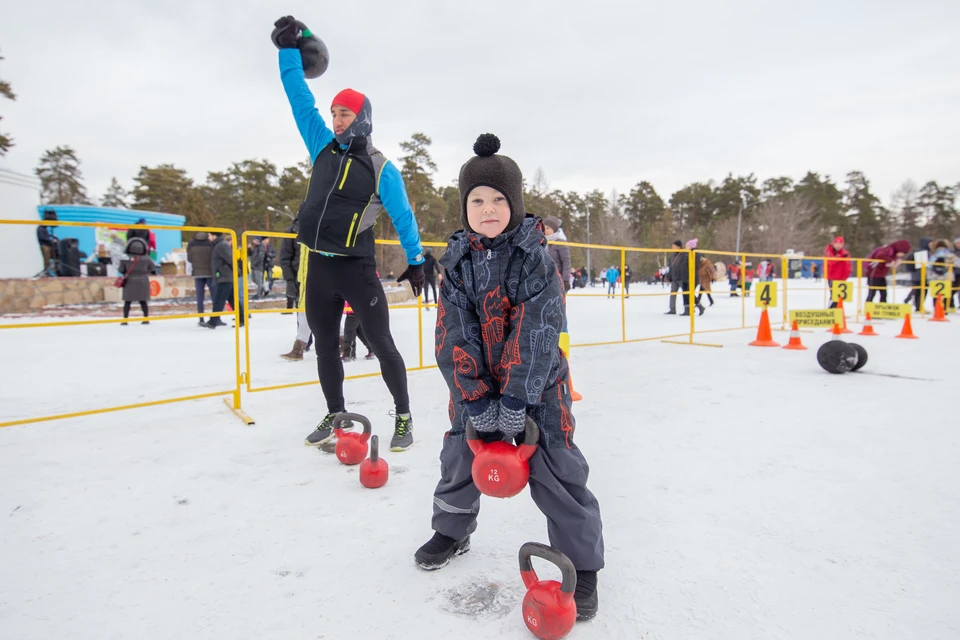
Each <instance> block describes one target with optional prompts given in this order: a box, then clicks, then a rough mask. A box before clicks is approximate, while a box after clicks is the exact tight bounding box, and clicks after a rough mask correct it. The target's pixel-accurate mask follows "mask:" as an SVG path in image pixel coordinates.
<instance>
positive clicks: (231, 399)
mask: <svg viewBox="0 0 960 640" xmlns="http://www.w3.org/2000/svg"><path fill="white" fill-rule="evenodd" d="M0 225H33V226H38V225H42V226H64V227H70V226H74V227H102V228H118V227H122V228H125V229H155V230H156V229H169V230H174V231H181V232H188V231H200V232H208V233H218V234H227V235H228V236H229V237H230V239H231V242H232V245H233V264H234V273H235V274H236V275H235V277H234V280H235V281H236V280H238V279H239V281H240V282H242V283H243V284H242V286H241V287H240V288H241V289H242V292H241V291H238V290H237V287H236V286H234V295H233V300H232V301H231V302H232V306H233V310H232V311H230V312H220V313H209V314H176V315H173V314H167V315H153V316H150V321H151V322H154V321H167V320H182V319H190V318H200V317H204V316H209V317H220V316H227V315H232V316H233V317H234V320H235V326H234V365H235V366H234V369H235V379H234V381H233V383H232V385H231V386H230V387H229V388H227V389H225V390H223V391H213V392H209V393H203V394H194V395H188V396H179V397H174V398H164V399H159V400H148V401H144V402H138V403H133V404H125V405H119V406H112V407H106V408H102V409H90V410H85V411H74V412H69V413H59V414H55V415H47V416H38V417H30V418H23V419H16V420H8V421H6V422H0V427H8V426H13V425H19V424H30V423H36V422H42V421H47V420H58V419H63V418H73V417H80V416H88V415H95V414H100V413H107V412H112V411H122V410H126V409H136V408H141V407H150V406H157V405H161V404H170V403H175V402H185V401H189V400H199V399H204V398H212V397H216V396H226V397H224V401H225V402H226V404H227V406H228V407H229V408H230V409H231V410H232V411H233V412H234V413H235V414H236V415H237V416H238V417H240V418H241V419H242V420H243V421H244V422H245V423H246V424H253V420H252V419H251V418H250V417H249V416H247V415H246V414H245V413H244V412H243V410H242V405H241V401H242V397H241V390H245V391H246V392H248V393H259V392H265V391H275V390H279V389H291V388H296V387H303V386H309V385H315V384H319V381H318V380H317V379H316V378H315V377H314V378H311V379H310V380H304V381H298V382H290V383H284V384H271V383H269V381H265V382H261V383H260V386H257V385H256V384H255V383H254V377H253V367H252V361H251V344H250V323H248V322H245V318H241V316H240V311H241V309H243V311H244V314H245V315H246V314H249V315H252V314H277V313H286V314H289V313H302V312H304V309H302V308H291V309H288V308H278V309H251V308H250V292H249V288H248V286H247V282H248V278H249V275H250V263H249V260H243V261H242V263H243V273H242V274H237V267H238V260H239V259H240V257H241V255H242V252H243V251H244V250H245V247H246V244H247V240H248V238H250V237H253V236H256V237H261V238H263V237H271V238H280V239H286V238H294V239H295V238H296V235H295V234H291V233H284V232H277V231H257V230H250V231H245V232H244V233H243V234H242V235H241V237H240V243H239V244H238V243H237V242H236V241H237V236H236V233H235V232H234V231H233V230H231V229H226V228H209V227H174V226H160V225H123V224H113V223H84V222H67V221H56V220H49V221H48V220H37V221H23V220H0ZM376 243H377V244H378V245H388V246H399V245H400V243H399V241H397V240H377V241H376ZM551 244H555V245H562V246H568V247H576V248H583V249H590V250H598V251H616V252H619V254H620V259H619V273H620V282H621V284H620V287H619V289H620V290H619V295H618V297H619V299H620V300H619V303H620V304H619V309H620V339H619V340H609V341H602V342H580V343H574V344H572V345H570V346H571V347H572V348H574V347H594V346H603V345H612V344H625V343H635V342H646V341H654V340H659V341H662V342H668V343H675V344H688V345H698V346H713V347H719V346H721V345H716V344H709V343H702V342H697V341H696V337H697V335H698V334H701V335H703V334H712V333H719V332H725V331H739V330H744V329H753V328H756V325H754V324H749V325H748V322H747V302H746V298H747V296H748V294H749V292H750V288H751V287H750V282H748V281H747V278H746V271H747V269H746V267H747V264H748V259H751V258H761V259H768V260H770V261H771V262H773V261H777V264H779V267H780V277H779V278H777V281H778V283H779V287H780V294H779V297H780V301H779V304H778V306H780V307H781V310H782V316H781V318H780V320H781V322H780V325H781V326H780V329H781V330H789V326H788V319H789V316H790V301H791V293H799V292H811V291H821V290H822V291H823V292H824V299H823V303H824V306H826V305H828V304H829V299H830V290H829V287H828V286H827V279H826V275H827V274H826V268H825V267H826V264H827V263H828V262H835V261H836V262H842V261H846V262H851V263H855V265H854V266H855V274H856V275H855V278H856V280H855V282H856V295H855V296H854V300H853V301H852V302H853V305H852V308H847V309H846V312H847V313H850V312H852V314H853V315H852V316H851V317H852V318H853V319H854V320H855V321H856V322H859V321H860V319H861V316H862V315H863V312H864V308H865V307H864V302H865V301H866V300H867V298H868V296H870V294H871V293H874V292H876V291H877V290H884V291H885V290H886V289H887V287H886V286H878V285H869V284H868V285H867V286H864V278H863V276H864V273H865V270H864V263H869V262H879V261H876V260H873V261H871V260H868V259H865V258H833V257H830V258H821V257H819V256H818V257H809V256H796V255H781V254H769V253H750V252H730V251H714V250H706V249H697V250H693V251H691V250H688V249H679V250H678V249H677V248H675V247H672V248H669V249H656V248H643V247H627V246H612V245H599V244H585V243H578V242H555V243H551ZM423 245H424V246H425V247H438V248H443V247H445V246H446V244H445V243H440V242H424V243H423ZM650 253H654V254H667V255H676V254H681V255H684V256H685V257H684V259H685V260H686V261H687V269H688V278H689V279H688V281H687V283H686V285H687V286H686V288H685V289H681V290H680V291H677V292H672V291H671V292H669V293H668V292H660V293H649V292H643V293H637V292H635V293H632V294H630V293H627V291H628V287H627V286H626V285H628V284H630V283H626V282H625V281H624V280H625V279H624V278H623V273H624V271H625V269H626V266H627V261H628V258H627V256H628V254H650ZM701 256H711V257H712V256H726V257H732V258H734V259H735V260H736V261H739V265H740V269H741V276H740V278H739V282H738V285H737V288H736V289H735V290H733V291H732V292H731V294H733V293H734V292H736V293H737V294H738V295H739V297H740V305H741V309H740V323H739V324H738V325H734V326H730V327H719V328H717V327H712V328H709V329H707V328H700V329H698V328H697V313H696V311H695V310H696V306H697V304H696V297H697V294H696V286H695V284H694V283H695V282H696V280H697V278H696V275H695V274H696V273H697V272H698V270H699V257H701ZM302 259H305V257H304V258H302ZM800 259H802V260H804V261H808V260H812V261H816V262H820V263H821V265H822V266H821V272H820V273H821V276H822V279H823V283H824V284H823V285H822V286H820V287H807V286H804V283H802V282H797V279H795V278H790V274H789V269H788V266H789V263H790V262H791V261H795V260H800ZM901 263H902V264H915V263H913V262H910V261H902V262H901ZM926 268H927V264H926V263H921V264H919V271H920V276H919V284H918V285H911V287H909V288H910V289H912V290H917V292H918V295H919V296H921V300H922V299H923V298H924V297H925V293H926V290H927V288H928V287H927V272H926ZM718 275H719V277H718V280H721V279H723V278H725V277H726V274H718ZM563 276H564V278H566V277H569V274H563ZM791 281H792V282H793V284H791ZM235 285H236V282H235ZM902 288H903V287H901V289H902ZM720 291H725V290H723V289H721V290H720ZM610 295H611V294H609V293H607V294H603V293H586V292H578V291H576V290H575V289H574V290H571V291H570V292H569V293H568V294H567V297H568V298H580V297H584V298H588V297H600V296H604V297H610ZM892 295H893V296H894V299H895V300H896V296H897V283H896V278H894V281H893V294H892ZM240 296H242V302H243V304H242V305H241V304H239V302H240V300H241V297H240ZM672 296H676V297H677V298H680V297H681V296H684V297H686V298H687V300H686V301H685V305H684V306H685V307H686V308H687V309H689V310H690V319H689V324H688V325H687V326H686V327H685V328H684V329H683V330H680V331H676V332H672V333H666V334H664V335H643V336H641V337H635V338H628V331H627V325H628V323H627V305H628V303H627V299H628V298H631V297H636V298H651V297H663V298H668V299H669V298H670V297H672ZM436 306H437V305H436V303H424V302H423V301H422V299H421V298H420V297H419V296H418V297H416V298H415V302H414V303H404V304H392V305H389V308H390V309H416V310H417V329H418V331H417V335H418V361H417V366H412V367H407V371H408V372H413V371H422V370H425V369H432V368H436V366H437V365H436V364H427V362H428V360H432V354H430V355H429V356H428V355H427V354H425V353H424V339H423V322H424V318H423V312H424V309H427V308H430V307H436ZM921 309H922V313H923V314H926V310H925V308H924V307H923V306H922V305H921ZM123 321H124V319H123V318H109V319H97V320H76V321H69V320H68V321H56V322H24V323H11V324H0V330H11V329H38V328H45V327H64V326H89V325H99V324H116V323H119V322H123ZM431 322H432V321H431ZM241 328H242V329H243V351H244V355H243V359H242V360H243V362H241V341H240V330H241ZM577 333H578V334H579V335H583V333H582V332H577ZM379 375H380V373H379V372H375V373H363V374H358V375H350V376H346V377H345V378H344V379H345V380H357V379H361V378H369V377H375V376H379Z"/></svg>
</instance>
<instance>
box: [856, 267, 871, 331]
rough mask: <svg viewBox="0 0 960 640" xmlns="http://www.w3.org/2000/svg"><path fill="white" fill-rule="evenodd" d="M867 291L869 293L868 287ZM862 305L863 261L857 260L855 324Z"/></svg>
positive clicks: (858, 319)
mask: <svg viewBox="0 0 960 640" xmlns="http://www.w3.org/2000/svg"><path fill="white" fill-rule="evenodd" d="M867 291H868V292H869V291H870V287H869V285H868V286H867ZM862 304H863V260H862V259H860V258H858V259H857V322H859V321H860V308H861V305H862Z"/></svg>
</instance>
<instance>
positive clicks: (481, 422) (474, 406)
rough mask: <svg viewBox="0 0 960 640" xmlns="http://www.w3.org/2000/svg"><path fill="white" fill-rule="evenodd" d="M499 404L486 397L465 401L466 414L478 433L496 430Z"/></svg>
mask: <svg viewBox="0 0 960 640" xmlns="http://www.w3.org/2000/svg"><path fill="white" fill-rule="evenodd" d="M499 413H500V405H499V404H497V403H495V402H490V400H489V399H488V398H486V397H483V398H480V399H479V400H474V401H473V402H469V403H467V415H469V416H470V422H471V423H472V424H473V428H474V429H476V430H477V432H478V433H492V432H494V431H496V430H497V418H498V415H499Z"/></svg>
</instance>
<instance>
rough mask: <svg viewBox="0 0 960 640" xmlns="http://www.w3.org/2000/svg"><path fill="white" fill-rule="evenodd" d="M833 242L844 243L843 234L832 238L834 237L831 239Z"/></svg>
mask: <svg viewBox="0 0 960 640" xmlns="http://www.w3.org/2000/svg"><path fill="white" fill-rule="evenodd" d="M833 244H844V242H843V236H837V237H836V238H834V239H833Z"/></svg>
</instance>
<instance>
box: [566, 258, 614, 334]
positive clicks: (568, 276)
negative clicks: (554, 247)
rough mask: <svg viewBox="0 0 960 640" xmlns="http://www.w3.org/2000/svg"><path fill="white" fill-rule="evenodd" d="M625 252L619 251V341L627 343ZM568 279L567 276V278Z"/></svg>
mask: <svg viewBox="0 0 960 640" xmlns="http://www.w3.org/2000/svg"><path fill="white" fill-rule="evenodd" d="M626 270H627V252H626V250H625V249H620V341H621V342H626V341H627V276H626V275H625V274H624V272H625V271H626ZM568 277H569V276H568Z"/></svg>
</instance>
